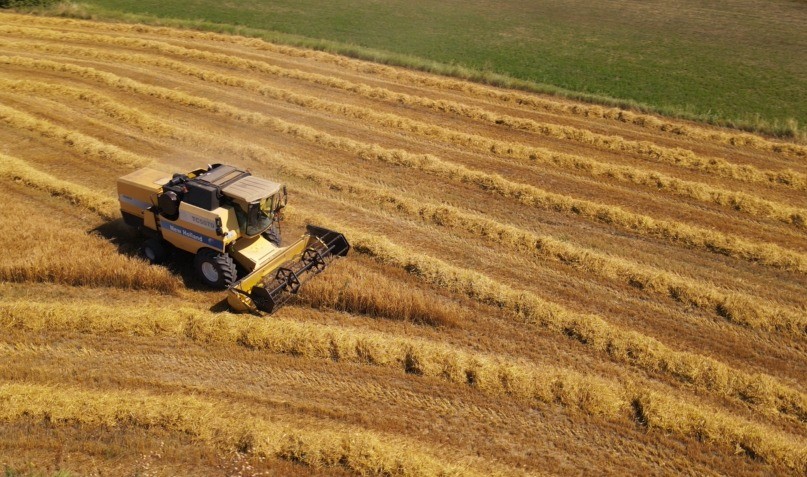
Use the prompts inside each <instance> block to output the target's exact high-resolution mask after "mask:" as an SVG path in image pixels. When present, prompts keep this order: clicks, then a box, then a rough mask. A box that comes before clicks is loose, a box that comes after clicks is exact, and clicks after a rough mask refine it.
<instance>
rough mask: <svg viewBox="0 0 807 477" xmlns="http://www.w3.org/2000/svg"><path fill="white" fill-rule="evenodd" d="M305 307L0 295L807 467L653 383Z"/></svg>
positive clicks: (45, 322) (789, 441) (51, 325)
mask: <svg viewBox="0 0 807 477" xmlns="http://www.w3.org/2000/svg"><path fill="white" fill-rule="evenodd" d="M306 313H307V312H306V311H305V310H301V309H296V310H295V309H287V310H286V311H284V313H283V317H277V318H276V319H273V320H269V321H265V320H249V319H244V318H243V317H239V316H232V315H228V314H212V313H209V312H202V311H198V310H192V309H180V310H171V311H170V312H169V311H165V310H163V309H158V308H155V309H143V308H142V307H139V308H126V307H124V308H122V307H109V306H100V305H96V304H92V303H74V304H61V303H59V304H46V303H34V302H29V303H25V304H5V303H0V326H2V327H4V328H15V329H25V330H31V331H44V330H48V331H59V330H71V331H77V332H83V333H93V334H107V333H125V334H134V335H140V336H154V335H168V336H180V337H185V338H187V339H192V340H194V341H199V342H203V343H231V344H238V345H241V346H245V347H249V348H253V349H260V350H264V351H269V352H274V353H287V354H293V355H295V356H303V357H306V358H317V359H331V360H337V361H351V362H356V363H364V364H367V365H372V366H384V367H392V368H398V369H401V370H402V371H404V372H406V373H409V374H411V375H422V376H433V377H437V378H440V379H444V380H446V381H449V382H453V383H457V384H465V385H471V386H473V387H474V388H476V389H478V390H480V391H481V392H484V393H488V394H491V395H494V396H495V395H500V394H505V395H511V396H514V397H518V398H522V399H527V400H535V401H540V402H545V403H559V404H562V405H565V406H570V407H573V408H577V409H580V410H582V411H584V412H586V413H591V414H593V415H598V416H602V417H604V418H606V419H613V420H620V419H621V418H622V416H624V415H626V414H628V413H631V414H635V417H636V418H637V419H639V420H640V422H642V423H643V424H644V425H647V426H649V427H656V428H660V429H663V430H666V431H669V432H673V433H676V434H678V435H682V436H688V437H697V438H699V439H705V440H709V441H715V442H719V443H724V444H734V445H738V446H742V447H743V448H744V449H747V451H748V452H751V453H753V454H754V455H757V456H759V457H761V458H763V459H765V460H767V461H769V462H771V463H773V464H778V465H782V466H786V467H789V468H791V469H798V470H805V469H807V467H805V466H807V446H805V443H804V442H802V440H801V439H799V438H797V437H795V436H792V435H788V434H784V433H781V432H779V431H776V430H773V429H771V428H769V427H767V426H764V425H761V424H758V423H754V422H751V421H748V420H745V419H742V418H739V417H736V416H733V415H731V414H727V413H725V412H721V411H718V410H713V409H710V408H709V407H708V406H700V405H695V404H692V403H689V402H685V401H683V400H681V399H680V398H679V397H675V396H670V395H669V394H668V393H661V392H658V391H654V390H652V389H647V388H646V386H636V385H634V384H632V383H617V382H615V381H609V380H605V379H602V378H599V377H595V376H590V375H581V374H578V373H576V372H574V371H571V370H568V369H559V368H553V367H549V366H539V365H535V364H529V363H524V362H514V361H511V360H508V359H506V358H503V357H497V356H493V355H485V354H480V353H473V352H468V351H464V350H461V349H458V348H454V347H451V346H449V345H446V344H443V343H438V342H431V341H426V340H422V339H415V338H404V337H400V336H396V335H388V334H385V333H379V332H374V331H366V330H357V329H353V328H344V327H339V326H334V325H319V324H313V323H310V322H306V321H305V319H304V318H305V315H306ZM21 401H22V402H25V400H24V399H23V400H21ZM79 402H80V401H79ZM55 408H56V409H60V408H61V406H55ZM64 408H67V409H70V408H71V407H70V406H64ZM90 415H92V414H90ZM208 415H211V414H208Z"/></svg>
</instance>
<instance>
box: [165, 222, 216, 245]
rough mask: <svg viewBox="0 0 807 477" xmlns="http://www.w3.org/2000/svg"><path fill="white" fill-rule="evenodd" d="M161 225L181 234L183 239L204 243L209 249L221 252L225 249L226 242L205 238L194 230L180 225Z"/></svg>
mask: <svg viewBox="0 0 807 477" xmlns="http://www.w3.org/2000/svg"><path fill="white" fill-rule="evenodd" d="M160 225H161V226H162V227H163V228H165V229H167V230H169V231H171V232H174V233H175V234H179V235H182V236H183V237H187V238H189V239H193V240H196V241H197V242H202V243H203V244H205V245H207V246H208V247H212V248H215V249H216V250H221V249H223V248H224V242H222V241H221V240H216V239H214V238H211V237H205V236H204V235H202V234H199V233H196V232H194V231H192V230H188V229H186V228H185V227H180V226H179V225H174V224H172V223H170V222H161V223H160Z"/></svg>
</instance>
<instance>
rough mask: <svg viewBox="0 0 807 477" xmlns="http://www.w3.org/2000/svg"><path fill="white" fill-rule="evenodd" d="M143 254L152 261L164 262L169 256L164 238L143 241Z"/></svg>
mask: <svg viewBox="0 0 807 477" xmlns="http://www.w3.org/2000/svg"><path fill="white" fill-rule="evenodd" d="M141 251H142V253H143V256H144V257H146V260H148V261H149V262H151V263H163V262H164V261H165V259H167V258H168V247H166V246H165V244H164V243H163V241H162V240H160V239H157V238H150V239H148V240H146V241H145V242H143V248H142V249H141Z"/></svg>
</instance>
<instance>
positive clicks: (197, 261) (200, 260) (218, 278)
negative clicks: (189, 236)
mask: <svg viewBox="0 0 807 477" xmlns="http://www.w3.org/2000/svg"><path fill="white" fill-rule="evenodd" d="M193 264H194V266H195V267H196V274H197V275H198V276H199V279H200V280H202V283H204V284H205V285H207V286H209V287H213V288H227V287H228V286H230V285H232V284H233V282H235V280H236V276H237V273H236V270H235V262H234V261H233V259H232V257H230V256H229V255H227V254H226V253H220V252H216V251H215V250H211V249H209V248H203V249H201V250H199V251H198V252H197V253H196V257H195V258H194V260H193Z"/></svg>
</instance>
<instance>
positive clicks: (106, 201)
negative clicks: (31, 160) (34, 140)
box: [0, 153, 119, 220]
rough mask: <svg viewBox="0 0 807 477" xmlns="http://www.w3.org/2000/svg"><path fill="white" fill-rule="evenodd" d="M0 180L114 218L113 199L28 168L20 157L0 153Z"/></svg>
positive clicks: (116, 205)
mask: <svg viewBox="0 0 807 477" xmlns="http://www.w3.org/2000/svg"><path fill="white" fill-rule="evenodd" d="M0 179H4V180H9V181H13V182H19V183H22V184H25V185H26V186H28V187H33V188H34V189H38V190H41V191H43V192H47V193H49V194H50V195H52V196H54V197H63V198H65V199H67V200H68V201H70V203H71V204H74V205H78V206H81V207H84V208H86V209H88V210H91V211H93V212H95V213H97V214H98V215H99V216H101V217H102V218H104V219H106V220H112V219H115V218H117V217H118V208H119V206H118V203H117V202H116V201H115V200H113V199H111V198H109V197H106V196H104V195H102V194H99V193H97V192H96V191H94V190H92V189H88V188H86V187H83V186H80V185H78V184H75V183H73V182H69V181H63V180H61V179H57V178H55V177H53V176H51V175H50V174H46V173H44V172H42V171H40V170H38V169H36V168H34V167H31V166H30V165H29V164H28V163H26V162H25V161H23V160H22V159H18V158H16V157H11V156H8V155H6V154H2V153H0Z"/></svg>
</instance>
